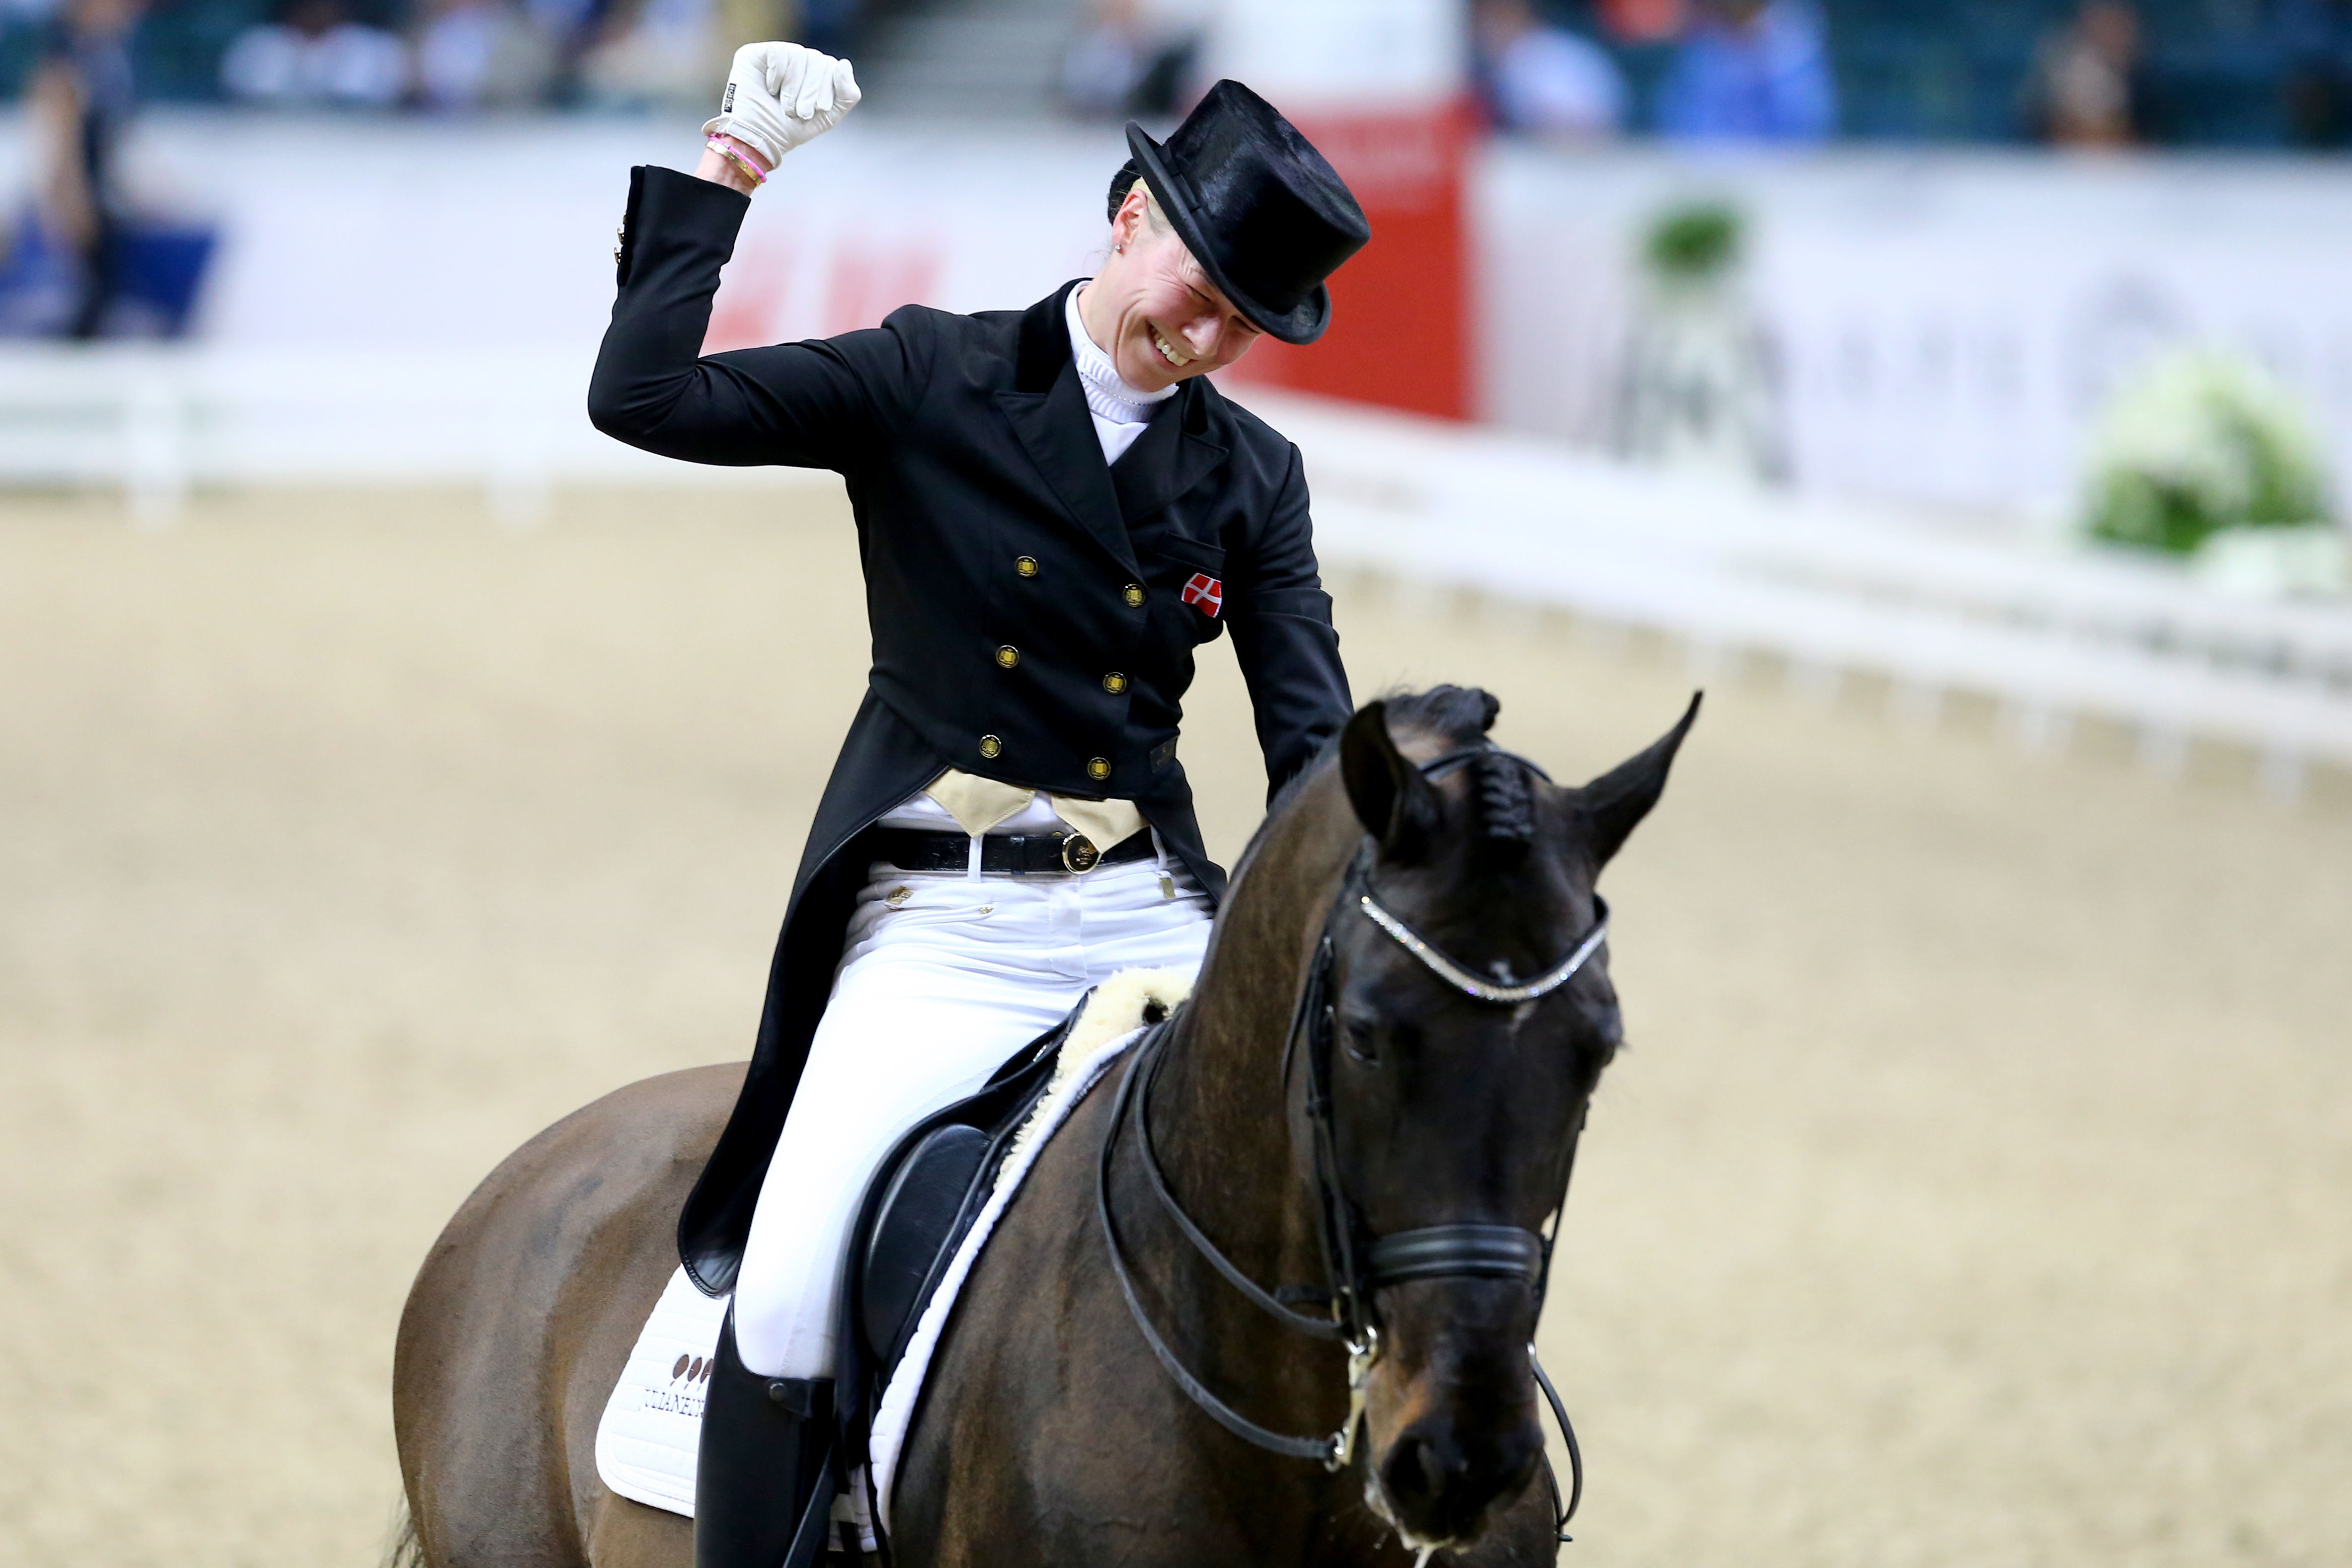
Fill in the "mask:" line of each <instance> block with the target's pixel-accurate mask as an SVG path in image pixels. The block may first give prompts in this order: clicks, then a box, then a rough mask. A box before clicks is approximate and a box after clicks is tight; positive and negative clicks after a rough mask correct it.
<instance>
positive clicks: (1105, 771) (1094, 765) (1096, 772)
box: [1087, 757, 1110, 779]
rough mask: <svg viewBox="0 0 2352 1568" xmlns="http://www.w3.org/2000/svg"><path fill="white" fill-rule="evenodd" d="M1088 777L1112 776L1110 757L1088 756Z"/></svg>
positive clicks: (1103, 777) (1101, 777)
mask: <svg viewBox="0 0 2352 1568" xmlns="http://www.w3.org/2000/svg"><path fill="white" fill-rule="evenodd" d="M1087 777H1088V778H1090V779H1107V778H1108V777H1110V759H1109V758H1108V757H1091V758H1088V759H1087Z"/></svg>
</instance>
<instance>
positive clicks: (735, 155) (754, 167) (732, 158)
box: [703, 136, 768, 185]
mask: <svg viewBox="0 0 2352 1568" xmlns="http://www.w3.org/2000/svg"><path fill="white" fill-rule="evenodd" d="M703 145H704V146H705V147H708V148H709V149H710V150H711V151H712V152H714V153H718V154H719V156H720V157H722V158H724V159H726V160H727V161H728V162H729V163H732V164H734V165H735V166H736V167H737V168H739V169H740V170H742V171H743V172H744V173H745V174H749V175H751V183H752V184H755V185H764V184H767V183H768V176H767V175H765V174H761V172H760V165H758V164H757V163H753V162H751V159H749V158H746V157H745V156H743V154H742V153H739V152H737V151H736V150H735V148H734V147H733V146H732V145H731V144H730V143H729V142H721V141H720V140H719V138H718V137H716V136H713V137H712V138H710V140H709V141H708V142H704V143H703Z"/></svg>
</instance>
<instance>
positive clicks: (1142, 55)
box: [1061, 0, 1200, 120]
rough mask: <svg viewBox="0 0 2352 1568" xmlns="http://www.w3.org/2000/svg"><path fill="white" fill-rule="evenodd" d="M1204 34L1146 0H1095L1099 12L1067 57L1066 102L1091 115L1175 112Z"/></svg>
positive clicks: (1167, 115)
mask: <svg viewBox="0 0 2352 1568" xmlns="http://www.w3.org/2000/svg"><path fill="white" fill-rule="evenodd" d="M1199 49H1200V36H1199V34H1198V33H1197V32H1196V31H1194V30H1193V29H1192V28H1190V27H1188V26H1183V25H1181V22H1180V21H1178V20H1177V19H1176V18H1174V17H1171V16H1165V15H1155V14H1153V13H1152V12H1150V10H1147V8H1146V7H1145V5H1144V4H1143V0H1094V6H1093V15H1092V16H1091V17H1090V19H1089V20H1088V22H1087V26H1085V27H1084V28H1083V29H1082V30H1081V31H1080V32H1079V34H1078V36H1077V37H1076V38H1074V39H1072V40H1071V42H1070V46H1069V48H1068V49H1067V50H1066V52H1065V53H1064V54H1063V56H1062V80H1061V91H1062V103H1063V106H1064V107H1065V108H1066V109H1068V110H1070V112H1071V113H1073V114H1076V115H1081V116H1084V117H1086V118H1088V119H1098V120H1123V119H1125V118H1127V117H1129V116H1130V115H1132V116H1135V117H1136V118H1139V119H1143V120H1160V119H1167V118H1170V117H1172V116H1173V115H1174V114H1175V112H1176V110H1177V109H1178V107H1179V106H1180V104H1181V100H1182V99H1183V97H1184V92H1185V89H1186V87H1187V86H1188V84H1189V79H1190V78H1191V75H1192V60H1193V58H1194V56H1195V55H1196V54H1197V53H1198V52H1199Z"/></svg>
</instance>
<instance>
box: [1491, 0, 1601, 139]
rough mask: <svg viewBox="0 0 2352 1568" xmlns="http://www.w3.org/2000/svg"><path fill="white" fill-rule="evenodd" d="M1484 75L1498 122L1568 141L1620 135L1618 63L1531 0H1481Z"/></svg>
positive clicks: (1503, 127) (1523, 131) (1530, 133)
mask: <svg viewBox="0 0 2352 1568" xmlns="http://www.w3.org/2000/svg"><path fill="white" fill-rule="evenodd" d="M1474 26H1475V38H1476V42H1477V54H1478V67H1479V75H1480V77H1481V79H1482V82H1483V85H1484V87H1485V89H1486V108H1487V111H1488V112H1489V113H1490V114H1491V115H1492V116H1493V117H1494V121H1495V124H1496V127H1497V128H1499V129H1501V130H1504V131H1507V132H1514V133H1517V134H1519V135H1526V136H1542V137H1549V138H1555V139H1562V140H1591V139H1594V138H1599V137H1603V136H1613V135H1615V134H1616V133H1617V132H1618V131H1620V130H1621V129H1622V128H1623V126H1624V123H1625V103H1626V99H1627V96H1628V95H1627V90H1626V86H1625V78H1624V76H1623V74H1622V72H1620V71H1619V70H1618V68H1617V62H1616V61H1614V60H1612V59H1611V58H1609V56H1608V54H1607V52H1606V51H1604V50H1603V49H1602V48H1601V47H1600V46H1599V45H1597V44H1595V43H1592V42H1591V40H1589V39H1585V38H1580V37H1577V36H1576V35H1575V34H1574V33H1571V32H1570V31H1568V30H1567V29H1566V28H1564V27H1555V26H1549V25H1548V24H1546V23H1544V22H1541V21H1538V19H1537V17H1536V14H1535V7H1534V6H1533V5H1530V4H1529V3H1528V0H1478V4H1477V7H1476V10H1475V14H1474Z"/></svg>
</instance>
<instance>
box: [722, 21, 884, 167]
mask: <svg viewBox="0 0 2352 1568" xmlns="http://www.w3.org/2000/svg"><path fill="white" fill-rule="evenodd" d="M861 96H862V95H861V94H860V93H859V92H858V90H857V78H856V76H854V75H852V74H851V72H850V69H849V62H848V61H847V60H837V59H835V58H833V57H832V56H831V55H827V54H820V53H818V52H817V51H816V50H814V49H812V48H807V47H803V46H802V45H800V44H746V45H744V46H743V47H741V48H740V49H737V50H736V51H735V63H734V64H733V65H732V66H730V67H729V68H728V71H727V92H726V95H725V96H724V97H723V98H721V99H720V100H719V112H718V113H717V114H716V115H714V116H713V117H712V118H711V119H710V120H709V122H707V123H706V124H705V125H704V126H703V128H702V133H703V134H704V135H706V136H714V135H718V134H720V133H721V132H723V133H725V134H727V135H729V136H732V137H734V138H735V139H736V140H737V141H739V142H742V143H743V144H744V145H745V146H747V147H749V148H751V151H753V152H754V153H758V154H759V155H760V157H761V161H762V162H763V163H766V164H767V165H768V167H770V168H771V169H772V168H774V167H775V166H776V164H777V163H778V162H779V161H781V160H782V157H783V155H784V154H785V153H789V152H791V151H792V150H793V148H795V147H797V146H799V145H800V144H801V143H802V142H806V141H809V140H811V139H813V138H814V137H818V136H822V135H824V133H825V132H828V131H830V130H832V129H833V128H834V127H835V126H836V125H838V124H840V123H841V117H842V116H843V115H845V114H846V113H848V112H849V111H850V110H853V109H855V108H856V107H857V100H858V99H859V98H860V97H861Z"/></svg>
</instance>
